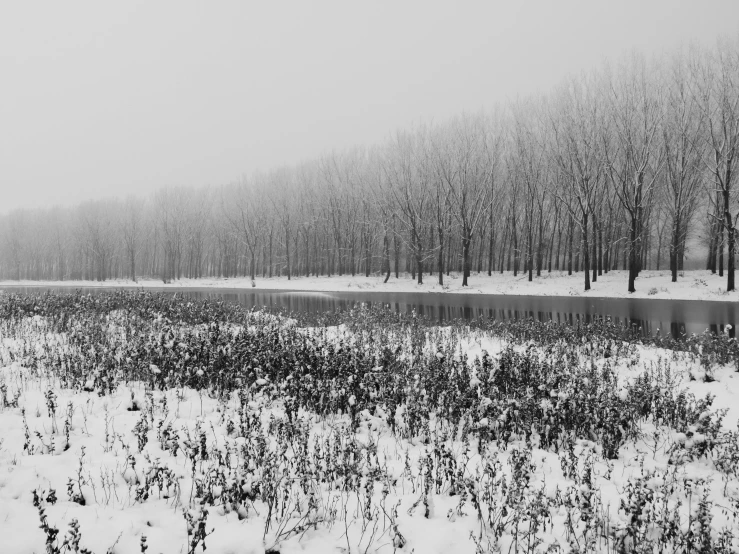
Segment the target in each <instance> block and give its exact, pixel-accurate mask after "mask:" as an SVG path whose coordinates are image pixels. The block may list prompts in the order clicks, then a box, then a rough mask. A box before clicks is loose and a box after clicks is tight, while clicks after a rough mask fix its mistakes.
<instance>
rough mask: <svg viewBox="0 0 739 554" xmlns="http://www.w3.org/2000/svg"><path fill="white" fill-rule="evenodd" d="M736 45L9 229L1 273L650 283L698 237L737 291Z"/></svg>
mask: <svg viewBox="0 0 739 554" xmlns="http://www.w3.org/2000/svg"><path fill="white" fill-rule="evenodd" d="M738 158H739V40H728V39H723V40H721V41H719V42H718V43H717V45H716V46H715V47H713V48H711V49H698V48H688V49H680V50H678V51H676V52H673V53H672V54H670V55H665V56H662V57H660V58H659V59H649V60H648V59H646V58H645V57H644V56H641V55H639V54H632V55H630V56H628V57H625V58H623V59H622V60H620V61H619V62H618V63H615V64H607V65H604V66H603V67H602V68H600V69H598V70H595V71H591V72H587V73H583V74H582V75H579V76H576V77H570V78H568V79H566V80H565V81H564V82H562V83H561V84H560V85H559V86H558V87H556V88H555V89H554V90H552V91H551V92H549V93H548V94H546V95H542V96H537V97H530V98H525V99H520V100H516V101H514V102H510V103H508V104H507V105H500V106H496V107H495V108H494V109H493V110H490V111H486V112H480V113H476V114H464V115H460V116H458V117H454V118H452V119H450V120H448V121H446V122H443V123H436V124H431V123H429V124H423V125H417V126H415V127H413V128H411V129H406V130H402V131H398V132H396V133H395V134H394V135H393V136H392V138H390V139H389V140H388V141H386V142H385V143H383V144H379V145H374V146H371V147H361V148H353V149H347V150H343V151H339V152H333V153H331V154H327V155H324V156H322V157H321V158H319V159H315V160H311V161H308V162H305V163H301V164H297V165H293V166H286V167H281V168H277V169H274V170H272V171H269V172H266V173H258V174H254V175H252V176H249V177H248V178H247V177H245V178H243V179H241V180H240V181H239V182H236V183H231V184H227V185H222V186H217V187H201V188H187V187H165V188H162V189H160V190H158V191H156V192H154V193H153V194H151V195H150V196H148V197H146V198H142V197H135V196H129V197H127V198H125V199H114V200H105V201H90V202H85V203H83V204H80V205H78V206H74V207H71V208H61V207H56V208H53V209H39V210H16V211H13V212H10V213H8V214H6V215H4V216H2V217H0V233H1V235H0V277H2V278H3V279H31V280H68V279H92V280H106V279H111V278H130V279H134V280H136V279H137V278H138V277H142V276H145V277H157V278H160V279H162V280H163V281H165V282H168V281H171V280H175V279H180V278H183V277H185V278H201V277H214V276H219V277H235V276H249V277H251V279H252V280H257V279H260V278H266V277H273V276H278V275H281V276H286V277H287V278H288V279H290V278H291V277H293V276H296V275H304V276H319V275H325V276H332V275H348V274H351V275H355V274H364V275H366V276H369V275H371V274H377V273H380V274H382V275H384V276H385V280H386V281H387V280H388V279H390V278H391V277H392V276H393V275H394V276H395V277H396V278H398V277H399V276H400V274H401V273H409V274H410V275H411V276H412V277H413V278H414V279H416V280H417V281H418V283H422V282H423V280H424V278H427V279H428V278H433V279H434V280H435V281H437V282H438V283H439V284H441V285H444V278H445V276H448V275H449V273H450V272H451V271H455V272H460V273H461V275H462V279H463V285H465V286H466V285H468V284H469V281H470V278H471V275H472V274H473V273H474V272H476V273H480V274H484V273H487V274H488V275H492V274H493V273H503V272H513V274H514V275H518V274H519V273H524V274H526V275H527V276H528V279H529V280H532V279H533V276H534V274H536V275H541V273H542V272H551V271H552V270H555V271H567V272H568V273H569V274H572V273H573V272H582V275H583V282H584V288H585V290H589V289H590V288H591V286H592V283H593V282H596V281H597V279H598V277H600V276H601V275H603V273H607V272H608V271H611V270H614V269H623V270H628V283H627V287H628V290H629V291H634V290H635V280H636V278H637V277H638V275H639V272H640V271H641V270H642V269H648V268H655V269H661V268H667V267H669V268H670V270H671V273H672V280H673V281H676V280H677V279H678V276H679V272H680V271H681V269H682V267H683V263H684V260H685V257H686V252H687V250H688V249H689V248H690V246H689V245H690V241H691V239H694V242H695V239H696V238H697V237H700V238H701V240H702V243H703V244H704V245H705V251H706V252H707V255H706V264H705V265H706V268H707V269H710V270H711V271H713V272H718V273H719V274H720V275H724V274H726V277H727V287H726V288H727V290H729V291H730V290H734V288H735V280H734V275H735V250H736V226H737V220H738V219H739V208H738V207H737V186H736V181H737V176H736V170H737V159H738Z"/></svg>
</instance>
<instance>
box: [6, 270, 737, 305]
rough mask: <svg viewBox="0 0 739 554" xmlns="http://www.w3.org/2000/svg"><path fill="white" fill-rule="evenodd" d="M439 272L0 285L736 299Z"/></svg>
mask: <svg viewBox="0 0 739 554" xmlns="http://www.w3.org/2000/svg"><path fill="white" fill-rule="evenodd" d="M437 280H438V277H436V276H433V275H428V274H426V275H424V283H423V285H418V284H417V283H416V281H415V280H414V279H412V278H411V276H410V275H407V274H406V275H404V274H401V276H400V278H398V279H396V278H395V276H394V275H393V276H391V277H390V280H389V281H388V282H387V283H383V281H384V277H382V276H378V275H373V276H370V277H365V276H363V275H357V276H354V277H352V276H343V277H338V276H333V277H301V276H295V277H292V279H290V280H288V279H287V278H286V277H273V278H265V279H263V278H261V277H258V278H257V279H256V281H255V283H254V287H252V283H251V280H250V279H249V278H245V277H234V278H225V279H224V278H204V279H180V280H177V281H174V282H172V283H168V284H164V283H163V282H162V281H161V280H156V279H140V280H138V282H136V283H134V282H133V281H130V280H126V279H113V280H108V281H103V282H99V281H0V287H7V286H69V287H115V286H121V287H123V286H129V287H130V286H139V287H144V288H150V287H155V288H162V287H163V288H175V289H176V288H180V287H214V288H235V289H240V288H245V289H251V288H254V289H255V290H296V291H325V292H329V291H331V292H337V291H342V292H351V291H377V292H440V293H467V294H510V295H533V296H587V297H608V298H671V299H676V300H677V299H680V300H724V301H726V300H731V301H736V300H739V292H737V291H734V292H731V293H727V292H726V277H719V276H718V274H715V275H714V274H711V272H710V271H704V270H692V271H685V272H682V273H681V274H680V276H679V277H678V281H677V282H676V283H673V282H672V281H671V275H670V272H669V271H643V272H642V273H641V275H640V276H639V278H638V279H637V280H636V292H634V293H633V294H630V293H629V292H627V283H628V272H626V271H620V270H619V271H611V272H609V273H608V274H605V275H602V276H600V277H598V281H597V282H595V283H592V285H591V287H592V288H591V290H589V291H587V292H585V291H584V290H583V289H584V277H583V274H582V273H574V274H573V275H567V272H552V273H543V274H542V276H541V277H536V276H534V279H533V281H532V282H529V281H528V275H527V274H519V275H518V276H517V277H513V274H512V273H508V272H507V273H505V274H503V275H501V274H499V273H494V274H493V275H492V276H490V277H488V276H487V274H485V273H482V274H473V275H472V276H471V277H470V280H469V283H470V284H469V286H468V287H462V278H461V277H460V275H458V274H454V273H453V274H451V275H450V276H446V275H445V276H444V283H445V284H444V286H443V287H442V286H440V285H439V284H438V283H437Z"/></svg>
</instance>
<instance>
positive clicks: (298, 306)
mask: <svg viewBox="0 0 739 554" xmlns="http://www.w3.org/2000/svg"><path fill="white" fill-rule="evenodd" d="M6 288H7V289H9V290H10V289H13V290H15V291H19V292H21V291H22V292H31V293H43V292H44V291H46V290H55V291H61V292H68V293H71V292H74V290H76V289H72V288H68V287H6ZM79 290H81V291H82V292H84V293H92V294H95V293H99V292H101V291H102V290H110V289H105V288H82V289H79ZM151 290H156V291H158V292H165V293H168V294H176V295H177V296H186V297H190V298H213V299H219V300H226V301H229V302H236V303H239V304H241V305H244V306H246V307H268V308H271V309H284V310H287V311H290V312H308V313H318V312H333V311H336V310H348V309H351V308H354V307H357V306H359V305H361V304H368V305H370V306H376V305H382V306H386V307H389V308H390V309H393V310H395V311H397V312H411V311H412V310H416V312H417V313H419V314H421V315H424V316H427V317H429V318H430V319H432V320H434V321H438V322H440V323H444V322H448V321H451V320H457V319H463V320H468V321H469V320H473V319H479V318H487V319H495V320H505V319H523V318H534V319H537V320H539V321H556V322H558V323H568V324H570V325H576V324H577V323H578V322H584V323H590V322H592V321H593V320H594V319H599V318H604V317H610V318H611V319H612V320H613V321H615V322H616V323H617V324H623V325H632V326H636V327H637V328H639V329H641V330H642V332H643V333H644V334H650V335H651V334H655V333H657V332H660V333H662V334H665V333H670V334H671V335H672V336H674V337H678V336H680V335H682V334H685V333H702V332H703V331H705V330H706V329H709V330H711V331H712V332H714V333H722V332H724V329H725V328H726V325H727V324H731V325H732V327H735V326H736V322H737V321H739V303H737V302H727V301H700V300H666V299H648V298H582V297H577V296H574V297H572V296H568V297H547V296H505V295H477V294H456V293H455V294H444V293H386V292H364V291H357V292H327V293H313V292H291V291H267V290H235V289H215V288H185V287H183V288H181V289H178V290H176V291H173V290H172V289H151ZM730 333H731V335H732V336H733V335H734V329H732V330H731V332H730Z"/></svg>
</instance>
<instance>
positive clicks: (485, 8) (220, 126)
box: [0, 0, 739, 213]
mask: <svg viewBox="0 0 739 554" xmlns="http://www.w3.org/2000/svg"><path fill="white" fill-rule="evenodd" d="M602 6H603V5H602V4H600V3H596V2H585V1H578V2H574V1H567V2H562V1H559V2H539V3H531V2H527V3H521V2H513V1H510V2H506V3H502V2H500V3H499V2H496V3H493V2H479V3H474V2H467V3H459V2H454V3H451V2H445V3H442V2H428V1H425V2H402V3H396V2H372V3H365V4H362V5H360V4H358V3H348V2H321V3H312V2H311V3H308V2H295V3H284V2H279V3H275V2H259V3H257V2H253V3H247V2H219V3H217V4H214V3H207V4H206V3H201V2H183V1H178V2H156V3H151V2H133V1H131V2H121V3H115V4H113V3H103V2H64V3H61V2H41V3H39V2H33V3H22V2H14V3H6V4H5V5H4V7H3V8H2V9H1V10H0V75H2V86H0V129H2V130H1V131H0V189H1V190H2V197H0V213H2V212H7V211H9V210H12V209H15V208H19V207H43V206H50V205H53V204H57V203H59V204H62V205H70V204H74V203H77V202H79V201H82V200H84V199H88V198H100V197H107V196H120V195H124V194H127V193H135V194H145V193H147V192H148V191H151V190H153V189H155V188H158V187H161V186H164V185H195V186H198V185H207V184H223V183H227V182H230V181H233V180H235V179H237V178H239V176H240V175H242V174H244V173H251V172H253V171H255V170H269V169H271V168H274V167H275V166H279V165H282V164H292V163H295V162H298V161H300V160H304V159H307V158H313V157H316V156H318V155H321V154H324V153H326V152H328V151H331V150H342V149H345V148H347V147H350V146H353V145H357V144H372V143H377V142H381V141H383V140H385V139H386V138H387V137H388V136H389V135H390V134H391V133H392V132H393V131H394V130H395V129H398V128H403V127H406V126H408V125H411V124H412V123H413V122H418V121H431V120H434V121H439V120H444V119H445V118H448V117H449V116H451V115H453V114H458V113H460V112H463V111H477V110H480V109H489V108H491V107H492V106H494V104H495V103H496V102H499V101H506V100H508V99H511V98H515V97H516V96H518V95H529V94H535V93H537V92H547V91H548V90H550V89H551V87H553V86H555V85H556V84H557V83H558V82H560V81H561V80H562V79H563V78H564V77H565V76H567V75H568V74H572V73H578V72H581V71H583V70H588V69H592V68H596V67H598V66H599V65H601V64H602V62H603V60H605V59H609V58H610V59H612V58H615V57H618V56H621V55H623V54H624V53H628V51H630V50H632V49H637V50H639V51H642V52H644V53H646V54H647V55H653V54H658V53H659V52H661V51H663V50H674V49H675V48H677V47H678V46H679V45H681V44H688V43H690V42H691V41H697V42H698V43H700V44H705V45H706V46H711V45H713V44H714V42H715V39H716V37H717V36H719V35H722V34H733V33H736V31H737V29H738V27H739V26H738V25H737V23H736V22H737V21H739V3H737V2H735V1H708V2H700V3H698V2H676V1H674V0H670V1H666V0H660V1H651V2H638V1H628V2H619V3H618V4H615V3H614V4H611V5H610V6H611V8H610V11H608V12H606V11H605V10H604V8H603V7H602ZM616 6H618V7H616Z"/></svg>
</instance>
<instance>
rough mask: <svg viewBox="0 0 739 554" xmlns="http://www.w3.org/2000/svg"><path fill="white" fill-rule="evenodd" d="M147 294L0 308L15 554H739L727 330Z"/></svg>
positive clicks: (6, 515)
mask: <svg viewBox="0 0 739 554" xmlns="http://www.w3.org/2000/svg"><path fill="white" fill-rule="evenodd" d="M645 281H646V279H645ZM140 299H141V297H130V298H129V300H126V302H128V307H126V306H125V305H123V306H122V305H121V302H118V303H117V304H116V303H110V304H105V300H104V299H101V298H95V299H90V301H89V304H85V303H84V302H81V303H79V304H73V303H70V302H72V301H71V300H70V299H67V300H66V302H67V304H65V305H61V304H59V305H57V306H55V305H53V302H54V301H53V300H48V299H47V301H46V302H47V303H49V304H47V305H45V306H40V305H39V304H37V303H35V301H33V300H28V301H16V304H14V305H13V307H12V309H10V308H7V307H6V308H2V310H4V311H2V313H3V314H4V317H5V318H4V319H0V324H1V326H0V367H2V369H0V537H2V538H1V539H0V540H1V541H2V546H1V547H0V551H2V552H3V553H5V552H8V553H13V554H26V553H28V554H30V553H42V552H60V553H61V552H84V551H85V550H84V549H89V551H90V552H94V553H106V552H110V553H112V554H134V553H146V552H147V551H148V553H149V554H151V553H160V552H161V553H172V554H174V553H187V552H197V553H200V552H204V551H206V547H207V552H214V553H231V554H252V553H259V554H262V553H265V552H271V553H277V552H279V553H281V554H287V553H330V552H336V553H340V552H342V553H345V554H348V553H365V552H368V553H369V552H379V553H392V552H415V553H418V554H421V553H424V554H425V553H437V552H438V553H449V552H455V553H456V552H459V553H465V552H469V553H475V554H477V553H492V552H705V553H707V552H725V553H729V552H738V551H739V433H738V432H737V424H738V423H739V403H737V402H736V399H737V398H739V373H737V372H736V369H737V368H736V362H735V361H729V363H726V362H727V361H728V360H727V359H726V352H727V351H729V349H731V348H733V346H732V341H731V340H729V339H726V338H721V337H719V338H718V339H715V340H713V339H712V340H713V342H711V341H708V342H706V343H705V350H704V346H698V347H696V348H695V349H693V350H694V351H673V350H663V349H658V348H654V347H646V346H643V345H638V344H628V343H625V342H619V341H616V340H613V339H605V338H602V337H597V336H591V337H583V338H582V340H581V341H579V342H576V341H565V340H559V341H557V340H553V339H551V338H545V337H544V335H542V339H541V340H540V341H537V344H534V343H533V342H531V341H522V340H516V338H515V337H513V336H512V337H509V338H507V339H505V340H504V339H501V338H500V337H496V336H491V335H489V334H488V333H485V332H481V331H475V330H471V329H466V328H445V329H440V328H434V327H429V328H420V329H419V328H416V327H415V325H414V324H413V322H412V321H410V322H405V323H402V322H401V324H396V323H394V322H396V321H397V318H395V319H393V320H392V321H393V322H390V323H386V324H385V325H381V324H380V323H381V322H380V321H373V320H372V319H371V318H369V317H368V318H366V319H365V320H363V321H360V322H359V323H358V322H357V321H359V320H362V318H361V317H358V318H356V319H355V321H354V322H352V323H351V324H349V325H342V326H339V327H333V328H329V329H319V328H298V327H297V326H296V324H295V322H291V321H284V320H281V319H279V318H277V317H273V316H263V315H260V314H258V313H251V314H247V315H245V316H243V318H242V320H241V321H240V322H239V323H234V318H233V317H230V318H229V321H231V323H218V320H219V317H220V315H219V313H216V312H214V313H204V314H203V317H202V320H203V322H199V320H198V318H199V317H200V316H199V315H198V314H197V309H199V308H198V307H197V306H195V307H193V304H191V303H187V305H186V306H185V307H183V308H180V307H173V306H172V303H171V302H170V301H169V300H167V301H166V303H165V302H164V301H162V302H159V301H151V302H149V304H148V305H147V306H146V307H142V308H140V311H138V312H137V311H136V310H137V309H139V308H137V306H138V304H137V303H142V302H141V301H140ZM2 302H5V303H6V305H7V302H8V301H7V299H5V300H3V301H2ZM2 302H0V306H2ZM124 304H125V302H124ZM202 306H205V304H203V305H202ZM235 309H236V308H235ZM168 310H169V311H168ZM34 314H35V315H34ZM193 314H194V315H193ZM393 317H395V316H393ZM206 321H208V322H207V323H206ZM538 328H539V327H534V328H532V332H534V333H536V332H537V331H536V329H538ZM712 345H713V346H712ZM711 349H712V350H711ZM709 350H710V351H709ZM732 352H733V350H732ZM706 395H709V397H708V398H709V399H710V400H706Z"/></svg>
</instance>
